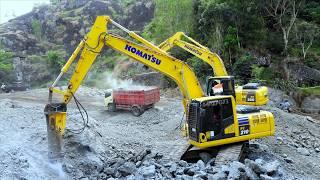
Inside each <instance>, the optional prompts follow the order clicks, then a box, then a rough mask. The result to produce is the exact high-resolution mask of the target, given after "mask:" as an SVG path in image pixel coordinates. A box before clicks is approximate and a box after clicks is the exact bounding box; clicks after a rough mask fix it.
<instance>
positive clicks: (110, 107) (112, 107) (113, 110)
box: [108, 103, 116, 112]
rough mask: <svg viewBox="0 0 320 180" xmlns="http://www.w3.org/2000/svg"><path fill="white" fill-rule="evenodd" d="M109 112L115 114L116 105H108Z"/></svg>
mask: <svg viewBox="0 0 320 180" xmlns="http://www.w3.org/2000/svg"><path fill="white" fill-rule="evenodd" d="M108 111H110V112H115V111H116V106H115V104H113V103H110V104H108Z"/></svg>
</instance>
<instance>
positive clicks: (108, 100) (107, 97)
mask: <svg viewBox="0 0 320 180" xmlns="http://www.w3.org/2000/svg"><path fill="white" fill-rule="evenodd" d="M104 105H105V107H107V109H108V110H109V111H115V105H114V103H113V96H112V90H111V89H108V90H107V91H106V92H105V94H104Z"/></svg>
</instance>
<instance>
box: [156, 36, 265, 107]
mask: <svg viewBox="0 0 320 180" xmlns="http://www.w3.org/2000/svg"><path fill="white" fill-rule="evenodd" d="M184 39H186V40H187V41H188V42H187V41H185V40H184ZM174 46H178V47H180V48H182V49H184V50H186V51H188V52H189V53H191V54H193V55H195V56H197V57H198V58H200V59H201V60H203V61H205V62H206V63H208V64H209V65H210V66H211V67H212V70H213V72H214V76H209V77H208V78H207V83H206V87H207V89H206V94H207V95H209V96H213V95H215V92H214V90H215V89H214V86H215V85H216V84H221V85H222V90H221V92H220V91H218V93H219V94H223V95H233V96H234V97H235V98H236V103H237V104H240V105H251V106H261V105H265V104H267V103H268V101H269V99H268V88H267V87H266V86H260V85H259V84H258V83H248V84H246V85H244V86H237V87H236V88H235V86H234V77H233V76H229V75H228V73H227V70H226V68H225V66H224V63H223V61H222V59H221V58H220V57H219V56H218V55H217V54H216V53H213V52H211V51H210V50H209V48H207V47H205V46H203V45H201V44H200V43H198V42H197V41H195V40H194V39H192V38H191V37H189V36H187V35H186V34H184V33H183V32H177V33H176V34H174V35H173V36H172V37H170V38H168V39H167V40H165V41H164V42H162V43H161V44H160V45H159V46H158V47H159V48H160V49H162V50H164V51H169V50H170V49H171V48H172V47H174Z"/></svg>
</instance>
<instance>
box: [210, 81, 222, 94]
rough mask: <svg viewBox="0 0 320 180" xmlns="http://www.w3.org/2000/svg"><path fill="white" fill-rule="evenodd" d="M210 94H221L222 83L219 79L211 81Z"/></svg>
mask: <svg viewBox="0 0 320 180" xmlns="http://www.w3.org/2000/svg"><path fill="white" fill-rule="evenodd" d="M211 90H212V91H211V94H212V95H213V96H216V95H222V94H223V83H221V82H220V81H219V80H215V81H213V84H212V89H211Z"/></svg>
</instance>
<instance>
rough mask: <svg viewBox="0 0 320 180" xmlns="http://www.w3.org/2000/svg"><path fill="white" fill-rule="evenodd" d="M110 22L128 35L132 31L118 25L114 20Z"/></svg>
mask: <svg viewBox="0 0 320 180" xmlns="http://www.w3.org/2000/svg"><path fill="white" fill-rule="evenodd" d="M110 22H111V23H112V24H113V25H115V26H117V27H118V28H120V29H122V30H123V31H125V32H126V33H130V30H129V29H127V28H125V27H123V26H121V25H120V24H118V23H116V22H115V21H113V20H112V19H110Z"/></svg>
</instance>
